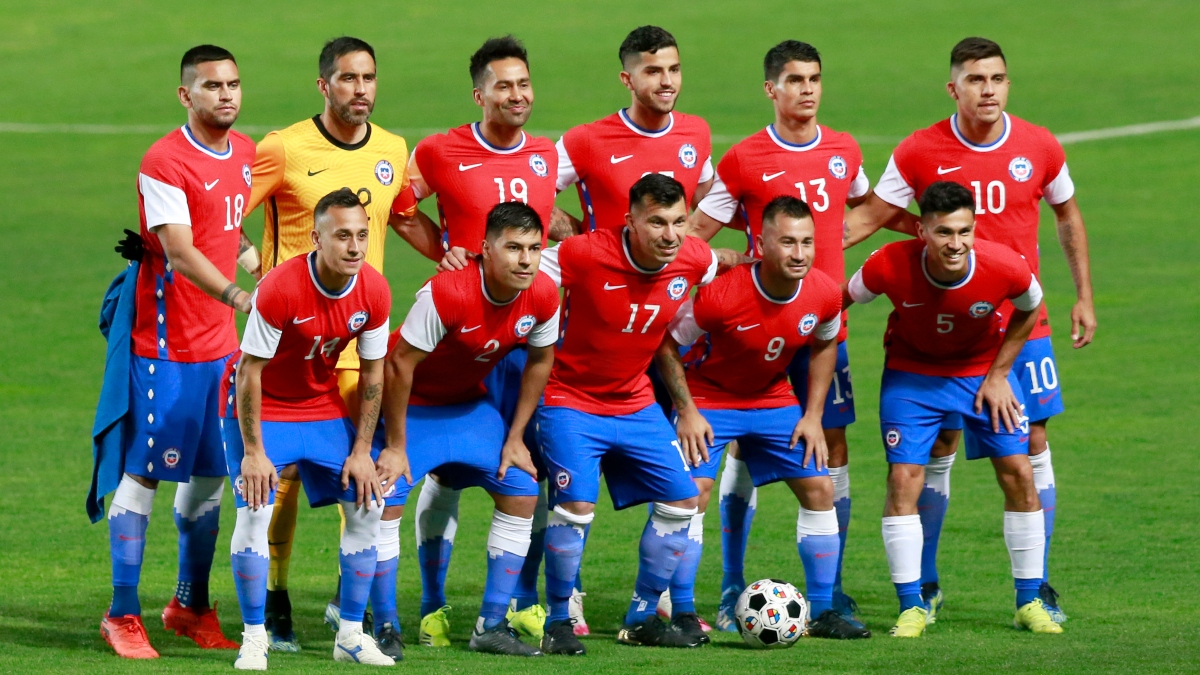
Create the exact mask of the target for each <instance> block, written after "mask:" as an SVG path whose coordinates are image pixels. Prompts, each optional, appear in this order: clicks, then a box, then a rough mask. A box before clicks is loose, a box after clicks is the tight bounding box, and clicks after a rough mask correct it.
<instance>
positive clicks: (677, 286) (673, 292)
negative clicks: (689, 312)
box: [667, 277, 688, 300]
mask: <svg viewBox="0 0 1200 675" xmlns="http://www.w3.org/2000/svg"><path fill="white" fill-rule="evenodd" d="M687 292H688V282H687V279H686V278H684V277H675V278H674V279H672V280H671V283H669V284H667V295H669V296H670V297H671V299H672V300H678V299H680V298H682V297H683V296H685V295H687Z"/></svg>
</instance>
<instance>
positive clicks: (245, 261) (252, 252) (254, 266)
mask: <svg viewBox="0 0 1200 675" xmlns="http://www.w3.org/2000/svg"><path fill="white" fill-rule="evenodd" d="M237 262H238V265H239V266H240V267H241V268H242V269H244V270H246V273H247V274H254V273H255V272H257V271H258V270H259V268H261V267H262V261H261V260H259V258H258V249H256V248H254V247H253V246H251V247H250V248H248V249H246V250H245V251H243V252H242V254H241V255H239V256H238V258H237Z"/></svg>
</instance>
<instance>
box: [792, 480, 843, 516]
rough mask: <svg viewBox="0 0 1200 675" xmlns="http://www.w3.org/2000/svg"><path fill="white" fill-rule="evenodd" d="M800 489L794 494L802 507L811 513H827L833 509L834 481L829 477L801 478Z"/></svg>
mask: <svg viewBox="0 0 1200 675" xmlns="http://www.w3.org/2000/svg"><path fill="white" fill-rule="evenodd" d="M798 487H799V489H796V488H793V489H792V492H795V493H796V496H797V497H798V498H799V500H800V505H801V506H803V507H804V508H806V509H809V510H810V511H827V510H829V509H832V508H833V479H832V478H830V477H828V476H818V477H816V478H801V479H800V480H799V486H798Z"/></svg>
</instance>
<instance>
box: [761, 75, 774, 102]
mask: <svg viewBox="0 0 1200 675" xmlns="http://www.w3.org/2000/svg"><path fill="white" fill-rule="evenodd" d="M763 92H764V93H766V95H767V98H769V99H771V100H772V101H774V100H775V83H774V82H772V81H770V80H766V81H764V82H763Z"/></svg>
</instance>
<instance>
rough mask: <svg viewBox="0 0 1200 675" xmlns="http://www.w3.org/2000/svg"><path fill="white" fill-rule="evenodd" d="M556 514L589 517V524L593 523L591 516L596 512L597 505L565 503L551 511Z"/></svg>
mask: <svg viewBox="0 0 1200 675" xmlns="http://www.w3.org/2000/svg"><path fill="white" fill-rule="evenodd" d="M551 511H553V512H554V513H562V512H563V511H565V512H567V513H568V514H571V515H573V516H585V517H588V522H589V523H590V522H592V521H591V516H592V514H594V513H595V512H596V505H595V504H593V503H591V502H563V503H561V504H558V505H556V506H555V507H554V508H553V509H551Z"/></svg>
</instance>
